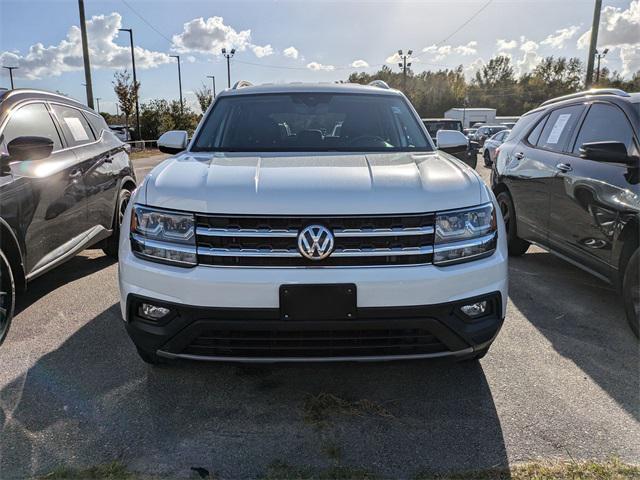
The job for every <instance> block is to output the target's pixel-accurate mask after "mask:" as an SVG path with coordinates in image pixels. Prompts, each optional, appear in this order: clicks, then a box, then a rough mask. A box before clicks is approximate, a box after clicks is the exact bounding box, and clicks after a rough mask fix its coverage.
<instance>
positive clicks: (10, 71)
mask: <svg viewBox="0 0 640 480" xmlns="http://www.w3.org/2000/svg"><path fill="white" fill-rule="evenodd" d="M2 68H6V69H7V70H9V78H10V79H11V90H13V89H14V88H15V87H14V86H13V71H14V70H17V69H18V68H20V67H2Z"/></svg>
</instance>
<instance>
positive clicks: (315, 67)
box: [307, 62, 336, 72]
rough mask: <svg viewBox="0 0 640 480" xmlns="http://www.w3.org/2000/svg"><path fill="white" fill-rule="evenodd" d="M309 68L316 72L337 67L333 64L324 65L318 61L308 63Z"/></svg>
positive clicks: (328, 70)
mask: <svg viewBox="0 0 640 480" xmlns="http://www.w3.org/2000/svg"><path fill="white" fill-rule="evenodd" d="M307 68H308V69H309V70H313V71H316V72H319V71H325V72H331V71H333V70H335V69H336V67H334V66H333V65H323V64H322V63H318V62H311V63H308V64H307Z"/></svg>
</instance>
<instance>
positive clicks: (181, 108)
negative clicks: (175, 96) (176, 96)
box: [169, 55, 184, 115]
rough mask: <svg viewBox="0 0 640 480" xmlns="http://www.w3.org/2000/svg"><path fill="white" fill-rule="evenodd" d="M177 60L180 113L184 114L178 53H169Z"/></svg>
mask: <svg viewBox="0 0 640 480" xmlns="http://www.w3.org/2000/svg"><path fill="white" fill-rule="evenodd" d="M169 56H170V57H173V58H175V59H176V60H178V87H179V88H180V115H184V104H183V103H182V73H180V55H169Z"/></svg>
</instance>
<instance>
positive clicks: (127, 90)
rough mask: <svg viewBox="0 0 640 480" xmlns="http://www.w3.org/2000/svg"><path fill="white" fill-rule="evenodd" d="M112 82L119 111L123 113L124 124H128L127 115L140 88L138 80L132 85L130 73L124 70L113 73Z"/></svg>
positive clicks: (134, 105)
mask: <svg viewBox="0 0 640 480" xmlns="http://www.w3.org/2000/svg"><path fill="white" fill-rule="evenodd" d="M112 83H113V90H114V91H115V92H116V96H117V97H118V104H119V105H120V111H121V112H122V114H123V115H124V121H125V124H126V125H127V126H129V117H130V116H131V114H132V113H133V111H134V109H135V107H136V100H137V98H138V91H139V90H140V82H136V84H135V85H134V83H133V81H132V80H131V75H129V73H128V72H127V71H126V70H124V71H122V72H116V73H115V74H114V76H113V82H112Z"/></svg>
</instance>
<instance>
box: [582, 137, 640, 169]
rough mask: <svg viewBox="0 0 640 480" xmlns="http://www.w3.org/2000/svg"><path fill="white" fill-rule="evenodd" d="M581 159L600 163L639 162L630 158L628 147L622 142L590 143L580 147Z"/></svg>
mask: <svg viewBox="0 0 640 480" xmlns="http://www.w3.org/2000/svg"><path fill="white" fill-rule="evenodd" d="M580 158H586V159H588V160H595V161H598V162H613V163H625V164H633V163H635V162H636V161H637V159H635V158H634V157H630V156H629V152H627V146H626V145H625V144H624V143H622V142H589V143H583V144H582V146H581V147H580Z"/></svg>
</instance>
